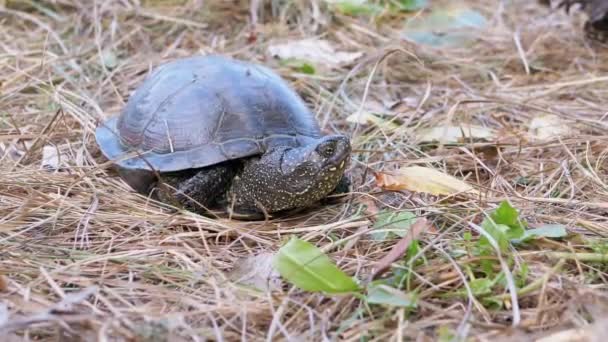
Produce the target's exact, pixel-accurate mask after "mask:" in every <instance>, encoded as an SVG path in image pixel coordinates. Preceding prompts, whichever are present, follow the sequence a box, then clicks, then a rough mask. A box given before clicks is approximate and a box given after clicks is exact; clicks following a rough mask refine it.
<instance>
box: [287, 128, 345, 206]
mask: <svg viewBox="0 0 608 342" xmlns="http://www.w3.org/2000/svg"><path fill="white" fill-rule="evenodd" d="M350 151H351V147H350V142H349V140H348V138H346V137H345V136H342V135H332V136H326V137H323V138H320V139H318V140H316V141H315V142H314V143H311V144H308V145H306V146H302V147H296V148H288V149H285V150H284V151H283V155H282V157H281V160H280V166H279V167H280V173H281V175H282V177H281V178H283V179H284V180H285V190H286V191H287V192H289V193H290V194H292V195H294V196H298V194H307V195H310V196H313V197H318V196H314V195H313V193H320V192H322V193H324V195H326V194H328V193H329V192H331V191H332V190H333V189H334V188H335V187H336V185H337V184H338V182H339V181H340V179H341V178H342V175H343V174H344V169H345V168H346V166H347V164H348V160H349V157H350ZM308 192H310V194H308Z"/></svg>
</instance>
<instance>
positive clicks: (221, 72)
mask: <svg viewBox="0 0 608 342" xmlns="http://www.w3.org/2000/svg"><path fill="white" fill-rule="evenodd" d="M320 136H321V132H320V129H319V126H318V123H317V122H316V120H315V118H314V116H313V114H312V113H311V112H310V110H309V109H308V108H307V107H306V104H305V103H304V101H303V100H302V99H301V98H300V97H299V96H298V95H297V94H296V93H295V91H293V90H292V89H291V88H290V87H289V86H288V85H287V83H286V82H285V81H284V80H282V79H281V77H279V76H278V75H277V74H275V73H274V72H273V71H271V70H270V69H268V68H265V67H263V66H260V65H257V64H252V63H248V62H242V61H237V60H234V59H229V58H225V57H221V56H217V55H212V56H197V57H189V58H183V59H178V60H175V61H172V62H169V63H166V64H163V65H161V66H159V67H158V68H156V70H154V71H153V72H152V73H151V74H150V75H149V76H148V77H147V78H146V79H145V80H144V82H143V83H142V84H141V85H140V86H139V87H138V88H137V89H136V90H135V92H134V93H133V94H132V96H131V97H130V98H129V100H128V102H127V105H126V106H125V108H124V110H123V111H122V113H121V114H120V115H119V116H118V117H114V118H111V119H109V120H108V121H106V122H105V123H103V124H102V125H100V126H99V127H98V128H97V130H96V139H97V143H98V145H99V146H100V149H101V151H102V153H103V154H104V155H105V156H106V157H107V158H108V159H110V160H112V161H114V162H115V164H117V165H118V166H119V169H120V168H122V169H123V170H126V171H129V172H131V173H132V172H133V171H135V170H151V169H154V170H156V171H158V172H171V171H180V170H186V169H192V168H202V167H205V166H209V165H213V164H217V163H220V162H223V161H227V160H233V159H238V158H244V157H249V156H253V155H257V154H262V153H264V152H265V151H266V150H267V149H269V148H271V147H273V146H278V145H289V146H301V145H305V144H308V143H310V142H311V141H313V140H315V139H317V138H319V137H320Z"/></svg>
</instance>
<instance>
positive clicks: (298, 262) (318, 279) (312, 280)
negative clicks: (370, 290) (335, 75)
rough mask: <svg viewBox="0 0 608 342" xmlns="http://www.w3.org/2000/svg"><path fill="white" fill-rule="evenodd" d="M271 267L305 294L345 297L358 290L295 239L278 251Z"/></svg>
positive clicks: (327, 260)
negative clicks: (335, 294) (321, 293)
mask: <svg viewBox="0 0 608 342" xmlns="http://www.w3.org/2000/svg"><path fill="white" fill-rule="evenodd" d="M273 266H274V267H275V269H276V270H277V271H278V272H279V274H281V276H282V277H283V278H285V279H286V280H287V281H289V282H290V283H292V284H294V285H295V286H297V287H298V288H300V289H302V290H305V291H314V292H327V293H346V292H353V291H357V290H358V289H359V286H358V285H357V283H356V282H355V280H354V279H353V278H352V277H349V276H348V275H347V274H346V273H344V272H342V270H340V269H339V268H338V267H337V266H336V265H335V264H334V263H333V262H332V261H331V259H330V258H329V257H328V256H327V255H325V254H323V252H321V250H319V249H318V248H317V247H315V246H314V245H312V244H310V243H309V242H306V241H303V240H300V239H298V238H297V237H292V238H291V240H289V242H287V243H286V244H285V245H284V246H283V247H281V249H279V252H278V253H277V255H276V256H275V257H274V260H273Z"/></svg>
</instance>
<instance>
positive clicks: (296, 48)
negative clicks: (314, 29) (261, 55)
mask: <svg viewBox="0 0 608 342" xmlns="http://www.w3.org/2000/svg"><path fill="white" fill-rule="evenodd" d="M268 52H269V53H270V55H272V56H273V57H278V58H279V59H282V60H294V59H295V60H299V61H306V62H307V63H309V64H311V65H324V66H326V67H330V68H331V67H336V66H339V65H341V64H344V63H351V62H353V61H355V60H356V59H357V58H359V57H361V56H362V55H363V53H361V52H338V51H335V50H334V48H333V47H332V46H331V44H330V43H329V41H327V40H322V39H314V38H311V39H303V40H295V41H291V42H287V43H284V44H275V45H270V46H269V47H268Z"/></svg>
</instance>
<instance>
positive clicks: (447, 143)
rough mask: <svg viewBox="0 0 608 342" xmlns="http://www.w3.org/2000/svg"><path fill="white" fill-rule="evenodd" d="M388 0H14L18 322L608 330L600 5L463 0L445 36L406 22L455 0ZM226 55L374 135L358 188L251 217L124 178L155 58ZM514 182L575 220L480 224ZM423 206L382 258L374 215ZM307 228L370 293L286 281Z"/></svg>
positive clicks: (247, 335)
mask: <svg viewBox="0 0 608 342" xmlns="http://www.w3.org/2000/svg"><path fill="white" fill-rule="evenodd" d="M397 2H399V1H393V3H397ZM352 3H360V2H357V1H352ZM368 3H374V4H378V6H379V7H378V8H379V10H374V11H372V10H369V11H367V10H365V11H356V10H353V9H350V10H349V9H345V8H344V7H339V6H337V5H335V4H331V3H330V2H328V1H323V0H291V1H287V0H269V1H264V0H260V1H253V3H250V2H249V1H238V0H235V1H232V0H230V1H229V0H212V1H204V0H172V1H171V0H167V1H160V0H157V1H153V0H147V1H146V0H105V1H104V0H89V1H72V0H40V1H38V0H22V1H18V0H0V156H1V158H2V159H1V160H0V175H1V176H0V340H2V341H21V340H39V341H203V340H226V341H236V340H242V341H262V340H266V341H270V340H273V341H275V340H276V341H309V340H310V341H334V340H335V341H401V340H416V341H450V340H471V341H487V340H490V339H492V340H494V341H502V340H504V341H509V340H517V341H526V340H539V339H541V338H543V337H545V338H547V340H551V341H574V340H577V341H597V340H598V339H599V338H601V337H602V336H606V333H607V332H606V331H605V330H606V324H605V320H606V312H607V311H606V310H605V308H606V303H608V298H607V294H606V287H607V285H606V279H607V278H606V276H607V274H606V253H607V252H606V250H607V249H608V244H607V240H606V237H607V236H608V219H607V215H608V186H607V185H606V181H607V180H608V178H607V175H608V167H607V166H608V164H607V163H608V162H607V161H606V157H607V156H608V135H607V134H606V132H607V131H608V130H607V128H608V119H607V118H606V116H607V115H606V113H607V112H606V108H608V87H607V85H608V73H606V72H607V71H608V62H606V63H605V62H604V57H607V56H608V49H606V47H603V46H601V45H600V44H598V43H596V42H592V41H589V40H587V39H586V38H585V36H584V35H583V32H582V25H583V22H584V21H585V20H586V17H585V15H584V13H582V12H581V11H579V10H577V9H573V11H572V12H571V13H569V14H567V13H565V11H563V10H560V9H555V8H551V7H547V6H544V5H542V4H540V3H538V2H533V1H523V0H521V1H519V0H518V1H500V2H499V1H489V0H488V1H485V0H471V1H463V2H462V3H460V4H459V6H464V7H465V8H468V9H470V10H474V11H475V13H478V14H480V15H482V16H483V17H484V18H485V19H486V23H485V25H482V26H480V27H477V28H470V29H468V30H466V31H467V32H466V33H467V37H466V40H465V41H464V42H462V43H458V44H456V45H450V46H437V45H433V44H425V43H421V42H420V41H416V40H415V39H411V37H412V36H411V35H407V34H406V33H405V32H407V30H406V25H407V23H408V22H411V21H413V20H417V18H425V16H428V15H429V14H428V13H429V12H432V11H440V10H442V9H445V8H448V5H449V6H452V5H454V2H453V1H452V2H450V1H429V2H428V3H427V8H426V9H424V10H413V11H412V10H410V11H407V10H399V9H395V8H392V7H390V4H389V3H391V2H390V1H384V2H382V1H368ZM403 3H405V2H403ZM450 13H459V12H457V11H456V12H450ZM430 31H432V30H430ZM448 31H449V30H448ZM426 34H428V32H427V33H426ZM440 37H441V36H440ZM301 42H305V43H301ZM298 44H299V45H298ZM307 44H308V45H307ZM324 44H325V45H324ZM323 49H325V50H323ZM314 51H317V52H314ZM318 51H324V54H321V53H319V52H318ZM210 53H218V54H222V55H225V56H230V57H234V58H238V59H242V60H247V61H252V62H257V63H261V64H264V65H266V66H268V67H270V68H272V69H273V70H275V71H276V72H277V73H279V74H280V75H281V76H283V77H284V78H285V79H286V80H287V81H288V82H289V84H290V85H291V86H292V87H293V88H294V89H295V90H296V91H297V92H298V94H300V95H301V96H302V98H303V99H304V100H305V101H306V102H307V104H308V106H309V107H310V109H311V110H312V111H313V113H314V114H315V115H316V116H317V119H318V121H319V123H320V125H321V127H322V129H323V131H324V132H325V133H328V134H330V133H342V134H346V135H348V136H349V137H350V138H351V142H352V145H353V155H352V162H351V164H350V166H349V169H348V174H349V176H350V178H351V180H352V183H353V184H352V188H351V192H350V194H349V195H348V196H346V197H342V198H338V199H335V200H333V201H331V202H330V203H323V204H322V205H317V206H315V207H313V208H310V209H308V210H305V211H302V212H298V213H295V214H292V215H288V216H285V217H278V218H273V219H271V220H266V221H238V220H229V219H214V218H212V217H205V216H201V215H197V214H194V213H190V212H187V211H185V210H180V209H179V208H174V207H171V206H168V205H164V204H161V203H157V202H155V201H153V200H150V199H148V198H146V197H145V196H142V195H139V194H136V193H135V192H133V191H132V190H131V189H130V188H129V187H128V186H127V185H126V184H125V183H124V182H122V181H121V180H120V178H119V177H118V176H117V175H116V173H115V172H114V171H113V169H112V167H111V165H112V163H111V162H110V161H108V160H106V159H105V158H104V157H103V156H102V155H101V153H100V151H99V148H98V146H97V145H96V142H95V138H94V132H95V128H96V127H97V125H99V123H100V122H102V121H103V120H106V119H107V118H109V117H111V116H114V115H118V114H119V113H120V111H121V109H122V108H123V107H124V105H125V103H126V101H127V100H128V98H129V94H131V92H132V91H133V90H134V89H135V88H136V87H137V86H138V85H139V84H140V83H141V82H142V80H143V79H144V78H145V77H146V75H147V74H148V72H149V71H150V70H152V69H153V68H154V67H155V66H157V65H159V64H161V63H163V62H166V61H170V60H174V59H176V58H180V57H185V56H191V55H196V54H210ZM290 53H295V54H296V55H298V54H299V55H298V56H302V55H304V56H305V57H299V58H300V59H297V58H295V59H293V58H292V59H290V58H288V57H287V55H289V54H290ZM306 56H308V57H306ZM234 86H235V87H238V84H235V85H234ZM433 129H436V130H434V131H433ZM429 135H431V137H429ZM462 136H464V138H462ZM433 137H434V138H433ZM412 166H420V167H425V168H430V169H434V170H436V171H437V172H438V173H439V172H440V173H441V174H442V175H449V176H453V177H454V178H455V179H458V180H459V181H461V182H466V184H468V185H470V186H471V187H472V188H474V189H475V191H477V192H476V193H477V194H478V196H473V197H462V196H452V195H446V194H437V193H433V192H432V191H424V190H421V189H419V188H420V187H421V186H425V185H428V184H425V182H428V183H432V182H433V181H434V178H433V177H434V176H433V175H434V174H430V173H429V174H427V175H425V176H426V177H427V179H425V177H422V180H421V181H420V182H418V183H416V184H414V185H412V184H405V183H406V182H405V181H404V180H403V177H401V178H399V177H400V176H399V175H403V170H404V169H405V168H408V167H412ZM386 174H391V175H393V176H395V175H396V176H395V177H397V178H396V179H397V180H396V181H395V182H397V186H396V187H397V188H398V189H396V190H391V187H390V186H388V185H387V184H386V178H383V177H385V176H384V175H386ZM450 179H451V178H450ZM383 182H384V183H383ZM421 184H422V185H421ZM393 185H394V184H393ZM502 201H507V202H508V203H510V205H511V206H512V207H513V208H515V209H517V211H518V214H519V217H520V218H521V219H522V220H525V222H527V228H528V229H534V228H539V227H545V228H546V227H551V229H557V230H551V231H552V232H553V231H558V230H559V229H564V230H565V233H563V234H557V235H558V236H552V235H551V234H547V233H543V234H544V235H543V236H539V237H537V238H534V239H532V240H530V241H528V242H526V243H516V241H511V242H510V243H508V246H507V247H506V249H503V250H502V251H501V252H500V253H499V252H498V249H497V250H494V249H492V247H491V246H489V245H487V244H486V245H484V242H483V241H484V240H483V232H482V230H483V229H481V230H480V228H479V227H480V226H483V224H482V222H483V221H484V219H485V218H487V217H488V215H491V213H492V212H494V210H495V209H496V208H497V207H498V205H499V204H500V203H501V202H502ZM403 213H406V214H407V215H411V216H413V217H416V218H418V219H421V218H424V219H425V220H426V221H425V222H427V226H426V227H427V228H426V229H424V231H418V232H417V233H416V236H413V235H412V236H409V239H410V240H407V241H408V242H411V241H412V238H413V237H415V239H414V240H416V241H415V242H414V244H413V245H411V246H414V245H415V246H416V248H413V247H411V246H410V248H409V249H408V253H409V254H407V256H405V257H403V256H402V254H403V253H404V252H405V251H404V250H402V251H401V254H399V255H398V257H397V258H393V259H390V256H389V257H388V258H389V262H388V264H386V265H385V266H387V267H388V269H387V270H386V272H384V273H383V274H382V275H379V274H376V273H374V272H375V269H377V267H378V265H379V264H378V263H379V262H381V261H382V260H385V261H384V262H386V260H387V259H386V258H387V255H389V252H390V251H393V252H399V250H398V249H399V247H396V246H398V242H399V241H404V240H403V238H402V237H403V235H401V236H400V235H398V234H393V235H390V234H384V235H381V236H380V237H379V236H378V235H377V234H375V235H374V234H372V233H374V232H375V233H378V231H377V230H376V231H375V229H377V228H378V222H380V221H382V220H384V221H386V215H387V214H395V215H405V214H403ZM408 217H410V216H408ZM388 226H390V227H389V228H394V229H395V230H396V231H397V232H400V229H402V228H403V225H399V223H398V222H392V223H390V224H389V225H388ZM509 227H511V226H509ZM556 227H557V228H556ZM410 228H411V227H410ZM412 229H413V228H412ZM385 233H386V232H385ZM541 235H542V234H541ZM294 236H296V237H298V238H299V239H301V240H305V241H308V242H310V243H311V244H313V245H314V246H316V247H318V248H320V249H321V250H322V251H323V252H324V253H325V254H326V255H327V256H328V257H329V258H330V260H331V261H332V262H333V263H335V264H336V265H337V266H338V268H339V269H340V270H342V271H343V272H344V273H345V274H347V275H349V276H352V277H354V278H356V279H357V282H358V283H359V284H360V285H361V287H362V288H363V290H361V291H359V292H356V293H352V292H348V293H339V294H331V293H326V292H315V291H306V290H303V289H301V288H299V287H298V286H294V285H293V284H292V283H291V282H290V281H289V279H286V278H285V277H280V276H278V275H277V274H276V272H275V271H273V269H272V267H271V263H270V261H269V260H272V258H273V256H274V255H276V253H277V252H278V251H279V249H280V248H281V246H283V245H284V244H285V243H286V242H287V241H288V240H289V239H290V238H292V237H294ZM406 238H407V235H406ZM408 246H409V245H408ZM412 251H415V252H416V253H413V254H415V256H412V255H411V253H412ZM383 258H384V259H383ZM372 278H375V279H376V281H379V280H381V281H385V282H387V283H385V284H389V283H388V281H389V280H390V279H392V280H391V281H393V280H394V279H397V278H399V279H401V280H400V281H399V282H391V283H390V291H392V292H390V291H389V292H383V295H385V297H382V298H384V299H378V298H379V297H378V296H377V295H375V296H372V294H371V293H370V291H366V290H365V288H367V289H368V290H369V287H367V286H370V285H369V284H370V283H369V281H370V279H372ZM383 284H384V283H383ZM387 286H388V285H387ZM404 296H408V297H407V298H409V299H408V302H407V303H405V304H404V303H403V302H402V301H400V300H401V299H403V298H404ZM412 298H415V302H409V300H410V299H412ZM379 301H380V302H379ZM602 323H604V324H602Z"/></svg>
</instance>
